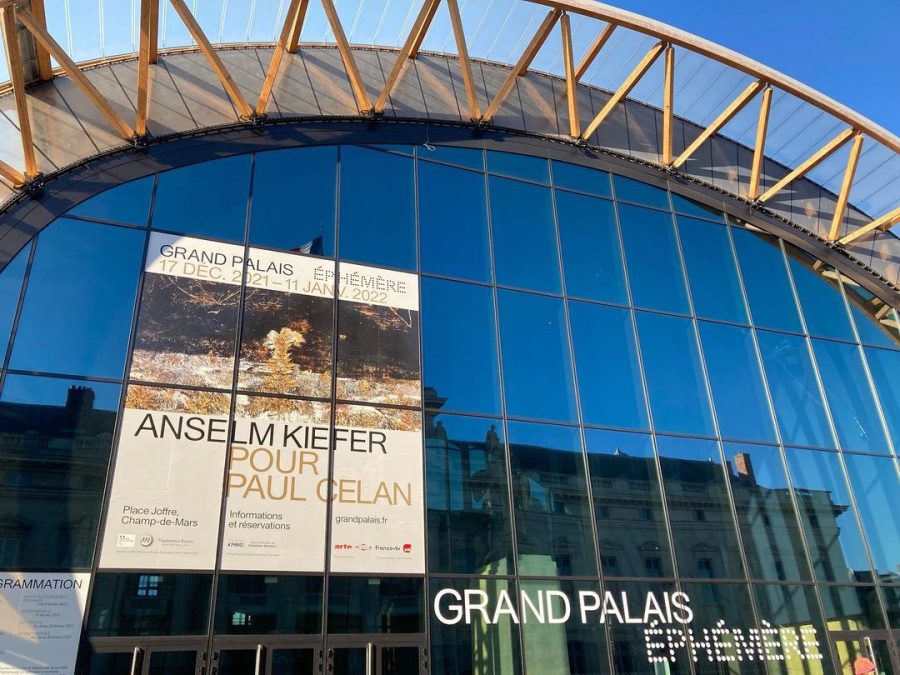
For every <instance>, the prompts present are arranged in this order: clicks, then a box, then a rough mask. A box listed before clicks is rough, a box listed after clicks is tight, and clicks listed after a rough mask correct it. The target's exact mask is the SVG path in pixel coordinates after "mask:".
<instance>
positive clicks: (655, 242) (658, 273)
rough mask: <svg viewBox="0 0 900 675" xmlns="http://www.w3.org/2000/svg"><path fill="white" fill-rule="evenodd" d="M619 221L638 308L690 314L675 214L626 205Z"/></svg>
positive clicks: (634, 300) (633, 296) (635, 302)
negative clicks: (679, 253) (676, 238)
mask: <svg viewBox="0 0 900 675" xmlns="http://www.w3.org/2000/svg"><path fill="white" fill-rule="evenodd" d="M619 220H620V221H621V223H622V240H623V241H624V243H625V260H626V262H627V265H628V279H629V281H630V283H631V296H632V300H633V302H634V305H635V307H648V308H651V309H661V310H665V311H669V312H681V313H684V314H687V313H688V300H687V292H686V290H685V287H684V275H683V274H682V272H681V261H680V259H679V256H678V244H677V243H676V242H675V229H674V224H673V223H672V214H670V213H668V212H663V211H652V210H650V209H643V208H640V207H637V206H628V205H625V204H622V205H620V206H619Z"/></svg>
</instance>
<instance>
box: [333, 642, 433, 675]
mask: <svg viewBox="0 0 900 675" xmlns="http://www.w3.org/2000/svg"><path fill="white" fill-rule="evenodd" d="M327 643H328V646H327V649H326V651H325V660H326V666H325V668H326V672H327V673H328V674H329V675H425V674H426V673H427V672H428V650H427V649H426V647H425V636H424V635H412V636H410V635H353V636H340V637H336V636H334V637H329V638H328V640H327Z"/></svg>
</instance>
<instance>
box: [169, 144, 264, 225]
mask: <svg viewBox="0 0 900 675" xmlns="http://www.w3.org/2000/svg"><path fill="white" fill-rule="evenodd" d="M251 159H252V156H251V155H240V156H238V157H227V158H225V159H215V160H212V161H210V162H203V163H201V164H193V165H191V166H186V167H183V168H181V169H173V170H172V171H166V172H164V173H161V174H159V183H158V185H157V187H156V204H155V206H154V209H153V227H154V228H157V229H161V230H172V231H174V232H183V233H185V234H197V235H200V236H203V237H212V238H214V239H230V240H232V241H243V240H244V227H245V224H246V221H247V200H248V199H249V197H250V164H251Z"/></svg>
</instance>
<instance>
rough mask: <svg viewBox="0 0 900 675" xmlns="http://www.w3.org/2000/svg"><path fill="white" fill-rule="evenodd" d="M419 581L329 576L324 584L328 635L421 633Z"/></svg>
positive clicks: (420, 585) (423, 599) (422, 629)
mask: <svg viewBox="0 0 900 675" xmlns="http://www.w3.org/2000/svg"><path fill="white" fill-rule="evenodd" d="M423 581H424V580H423V579H421V578H418V579H413V578H407V577H384V578H377V577H340V576H332V577H331V578H330V579H329V582H328V632H329V633H422V632H424V631H425V607H424V606H423V603H424V601H425V598H424V597H422V596H423V585H424V584H423Z"/></svg>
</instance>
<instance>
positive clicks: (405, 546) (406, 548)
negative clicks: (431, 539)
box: [403, 544, 412, 553]
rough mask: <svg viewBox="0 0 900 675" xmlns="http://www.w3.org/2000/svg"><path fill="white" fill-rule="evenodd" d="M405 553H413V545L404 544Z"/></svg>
mask: <svg viewBox="0 0 900 675" xmlns="http://www.w3.org/2000/svg"><path fill="white" fill-rule="evenodd" d="M403 552H404V553H412V544H403Z"/></svg>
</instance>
